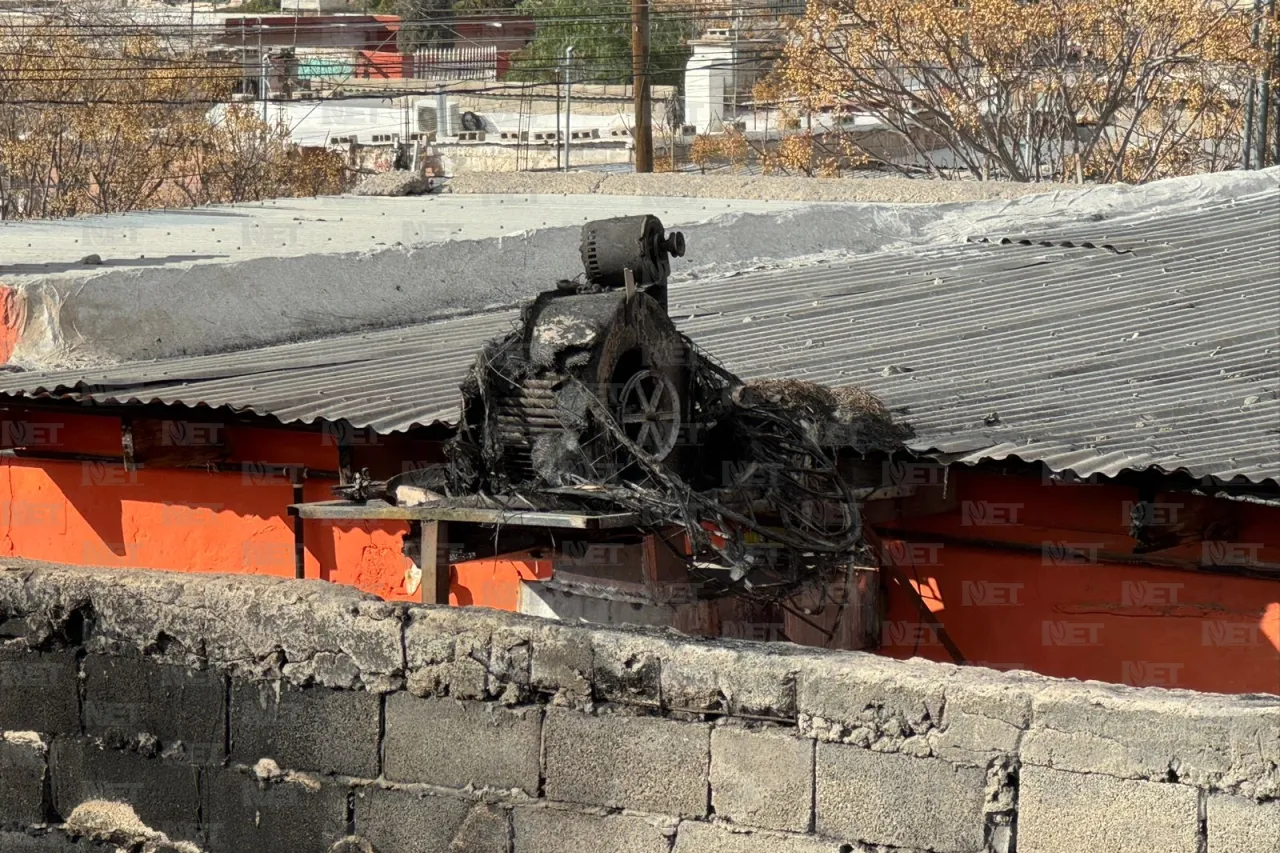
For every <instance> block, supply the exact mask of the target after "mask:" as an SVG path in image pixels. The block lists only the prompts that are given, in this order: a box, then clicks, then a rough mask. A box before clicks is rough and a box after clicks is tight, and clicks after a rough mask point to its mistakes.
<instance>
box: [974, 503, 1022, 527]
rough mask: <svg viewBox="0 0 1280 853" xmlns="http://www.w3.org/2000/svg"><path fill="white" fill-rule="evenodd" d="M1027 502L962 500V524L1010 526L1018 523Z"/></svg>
mask: <svg viewBox="0 0 1280 853" xmlns="http://www.w3.org/2000/svg"><path fill="white" fill-rule="evenodd" d="M1024 507H1025V504H1020V503H993V502H992V501H962V502H961V503H960V525H961V526H962V527H1009V526H1013V525H1016V524H1018V514H1019V513H1021V512H1022V510H1023V508H1024Z"/></svg>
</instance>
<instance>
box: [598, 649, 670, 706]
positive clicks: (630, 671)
mask: <svg viewBox="0 0 1280 853" xmlns="http://www.w3.org/2000/svg"><path fill="white" fill-rule="evenodd" d="M591 646H592V665H593V666H594V674H593V684H594V694H595V696H596V698H599V699H605V700H608V701H610V702H620V703H624V704H628V705H644V706H647V707H652V708H659V707H661V706H662V661H663V659H664V658H667V657H669V656H670V655H671V654H672V645H671V642H670V641H668V640H665V639H663V638H661V637H656V636H653V635H651V634H646V633H642V632H640V631H635V632H629V631H596V632H594V633H593V634H592V635H591Z"/></svg>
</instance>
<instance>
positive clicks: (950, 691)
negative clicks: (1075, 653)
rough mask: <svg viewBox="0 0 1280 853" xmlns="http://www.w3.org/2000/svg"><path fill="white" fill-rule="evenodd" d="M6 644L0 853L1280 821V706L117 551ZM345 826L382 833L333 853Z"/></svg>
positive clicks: (809, 849)
mask: <svg viewBox="0 0 1280 853" xmlns="http://www.w3.org/2000/svg"><path fill="white" fill-rule="evenodd" d="M0 633H3V635H4V636H6V637H9V638H11V639H10V640H9V641H8V642H7V644H6V646H5V648H4V649H3V650H2V651H0V685H2V686H3V690H4V693H3V698H2V700H0V730H3V731H4V732H6V734H5V735H4V738H3V740H0V768H2V769H3V772H0V822H2V823H3V827H4V829H3V830H0V849H3V850H6V851H8V850H42V851H43V850H59V851H63V850H73V849H74V850H85V849H91V848H88V847H70V846H67V845H68V842H67V841H66V839H67V838H68V834H67V833H66V832H65V831H63V830H58V829H54V830H48V832H50V833H51V834H47V835H45V836H44V837H43V839H41V840H39V841H37V840H34V838H33V833H34V834H40V833H45V832H46V830H45V829H43V828H40V829H35V827H44V826H46V825H57V824H59V823H60V822H61V821H62V820H63V819H65V818H67V817H68V816H69V815H70V814H71V813H72V810H73V809H74V808H75V807H76V806H77V804H80V803H82V802H83V801H86V800H101V799H108V800H119V801H124V802H127V803H129V804H130V805H131V806H132V807H133V809H134V811H136V813H137V815H138V816H139V818H140V819H141V821H142V822H143V823H145V824H146V825H147V826H149V827H151V829H153V830H157V831H162V832H165V833H167V834H168V835H169V836H170V837H172V838H175V839H188V840H191V841H193V842H196V843H198V844H200V845H201V846H202V847H203V848H204V849H207V850H210V851H214V853H220V851H227V853H254V851H264V853H265V851H272V852H273V853H274V851H296V853H310V851H326V850H330V849H332V850H335V851H337V850H343V851H355V850H363V851H367V850H369V849H372V850H374V851H377V853H398V851H405V853H409V851H413V853H419V851H428V853H435V851H441V853H443V851H453V852H454V853H457V851H462V852H463V853H490V852H491V851H492V853H579V851H580V853H649V851H652V853H672V851H674V853H820V851H825V853H837V851H862V853H867V851H876V853H883V852H884V851H891V852H892V853H909V851H933V853H967V851H974V853H976V852H977V851H1005V853H1009V851H1018V852H1019V853H1059V851H1061V853H1069V852H1070V853H1078V851H1084V850H1088V851H1095V850H1097V851H1103V850H1106V851H1133V853H1152V851H1159V853H1184V851H1185V853H1274V850H1275V840H1276V838H1278V837H1280V697H1268V696H1252V697H1238V698H1237V697H1224V696H1218V695H1212V694H1196V693H1190V692H1177V691H1165V690H1159V689H1145V690H1139V689H1132V688H1124V687H1114V686H1108V685H1101V684H1094V683H1083V684H1082V683H1076V682H1067V681H1059V680H1054V679H1049V678H1043V677H1039V676H1033V675H1030V674H1025V673H1022V674H1006V675H998V674H996V673H993V672H990V671H987V670H980V669H960V668H956V667H952V666H946V665H941V664H933V663H926V662H922V661H909V662H895V661H889V660H885V659H883V658H878V657H875V656H872V655H865V654H858V653H828V652H822V651H818V650H811V649H800V648H798V647H788V646H778V647H769V646H763V645H756V644H751V643H732V642H724V641H722V642H719V643H711V642H694V641H690V640H688V639H684V638H681V637H678V636H675V635H669V634H660V633H655V632H642V631H622V630H598V629H591V628H586V627H581V626H576V625H565V624H560V623H552V622H540V621H537V620H533V619H528V618H522V617H518V616H512V615H508V614H500V613H496V612H493V611H486V610H482V609H446V608H430V607H420V606H409V605H404V604H390V603H386V602H382V601H378V600H376V599H372V598H369V597H364V596H361V595H360V594H359V593H357V592H355V591H354V590H350V589H346V588H342V587H337V586H331V585H328V584H324V583H320V582H302V583H297V582H289V581H277V580H271V579H265V578H247V577H228V576H205V577H198V578H197V577H191V576H180V575H172V574H164V573H154V574H152V573H143V572H127V573H118V572H112V571H109V570H98V571H79V570H68V569H57V568H39V567H25V568H18V567H15V568H10V569H8V570H6V571H2V572H0ZM15 732H38V733H39V736H38V737H37V736H35V735H31V734H14V733H15ZM262 759H271V762H265V761H262ZM255 766H256V772H255V770H254V769H253V768H255ZM24 828H26V829H24ZM353 833H354V834H356V835H358V836H360V837H361V838H363V839H364V842H365V846H362V845H361V844H359V843H357V842H356V841H355V840H348V841H347V846H345V847H343V846H334V845H336V844H337V843H338V841H339V839H341V838H343V837H344V836H349V835H350V834H353ZM153 841H154V839H153ZM37 844H40V845H44V846H38V847H37V846H35V845H37ZM22 845H25V846H22ZM54 845H62V846H54ZM134 849H139V850H140V849H141V845H140V844H139V845H136V846H135V848H134ZM152 849H169V850H174V849H176V848H173V847H169V848H156V847H154V846H153V848H152Z"/></svg>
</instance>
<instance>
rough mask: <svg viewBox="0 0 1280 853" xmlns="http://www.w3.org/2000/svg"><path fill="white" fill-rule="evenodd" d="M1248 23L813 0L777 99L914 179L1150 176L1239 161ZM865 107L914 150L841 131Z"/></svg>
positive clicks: (782, 66) (1043, 0) (1138, 12)
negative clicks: (869, 142) (902, 154)
mask: <svg viewBox="0 0 1280 853" xmlns="http://www.w3.org/2000/svg"><path fill="white" fill-rule="evenodd" d="M1252 24H1253V19H1252V17H1251V13H1250V12H1248V11H1238V10H1236V9H1234V8H1232V6H1231V4H1227V5H1224V4H1222V3H1221V2H1216V0H1111V2H1106V3H1100V2H1096V0H968V2H954V0H810V3H809V6H808V10H807V12H806V14H805V16H804V17H803V18H802V19H801V20H800V21H799V22H798V23H797V25H796V26H795V28H794V30H793V32H792V38H791V39H790V41H789V42H788V44H787V45H786V47H785V49H784V51H783V57H782V59H781V60H780V62H779V64H778V66H777V68H776V69H775V73H774V75H773V77H772V80H771V81H770V82H771V88H772V91H771V96H772V97H773V98H775V99H776V101H777V103H778V104H779V106H781V107H782V108H783V109H784V110H790V111H791V112H792V113H793V114H809V115H813V114H817V113H827V114H829V115H830V118H829V119H828V120H827V124H828V126H829V128H831V132H830V133H829V134H827V135H826V136H827V138H826V139H825V140H824V144H826V145H827V146H828V147H829V148H830V149H832V150H839V151H840V152H841V153H843V154H845V155H849V154H852V155H855V156H859V157H862V158H864V159H870V160H873V161H878V162H880V163H882V164H885V165H890V166H893V167H895V168H898V169H900V170H902V171H906V172H910V173H927V174H930V175H933V176H936V177H955V176H959V175H968V176H971V177H977V178H1006V179H1011V180H1016V181H1034V180H1076V181H1083V180H1085V179H1086V178H1088V179H1093V180H1103V181H1120V180H1123V181H1134V182H1140V181H1147V180H1152V179H1155V178H1160V177H1166V176H1170V175H1178V174H1186V173H1188V172H1196V171H1211V170H1217V169H1223V168H1229V167H1232V166H1234V165H1235V164H1236V163H1238V161H1239V156H1240V152H1241V139H1240V128H1241V127H1242V125H1243V118H1242V103H1243V94H1244V91H1245V87H1246V85H1247V81H1248V79H1249V78H1250V77H1251V75H1252V74H1253V73H1255V69H1256V68H1257V67H1258V66H1259V64H1260V63H1262V62H1264V61H1265V58H1264V57H1263V56H1262V55H1261V52H1260V51H1258V50H1257V49H1255V48H1253V47H1252V46H1251V45H1250V39H1249V31H1250V27H1251V26H1252ZM855 115H862V116H870V117H874V118H875V119H876V120H878V121H879V122H880V123H881V124H882V125H883V126H884V127H886V128H889V129H891V130H892V131H894V132H896V134H897V135H898V136H899V138H900V139H901V140H902V144H904V145H905V146H907V148H908V149H909V151H910V152H911V155H912V156H910V157H907V158H902V159H897V160H895V159H891V158H887V157H886V156H884V154H883V153H882V152H878V151H872V150H870V149H868V148H867V147H866V146H864V145H861V144H860V143H859V142H858V141H857V137H855V136H853V135H852V134H848V133H842V132H841V131H840V128H841V127H843V126H844V125H845V124H846V123H847V121H848V120H849V119H851V118H852V117H853V116H855Z"/></svg>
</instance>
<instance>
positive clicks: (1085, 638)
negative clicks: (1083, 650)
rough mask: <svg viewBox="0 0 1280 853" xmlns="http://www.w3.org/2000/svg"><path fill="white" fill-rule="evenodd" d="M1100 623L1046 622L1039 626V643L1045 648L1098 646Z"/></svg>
mask: <svg viewBox="0 0 1280 853" xmlns="http://www.w3.org/2000/svg"><path fill="white" fill-rule="evenodd" d="M1102 628H1103V624H1102V623H1101V622H1068V621H1063V620H1046V621H1044V622H1042V623H1041V626H1040V638H1041V643H1042V644H1043V645H1045V646H1100V645H1102Z"/></svg>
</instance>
